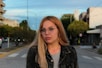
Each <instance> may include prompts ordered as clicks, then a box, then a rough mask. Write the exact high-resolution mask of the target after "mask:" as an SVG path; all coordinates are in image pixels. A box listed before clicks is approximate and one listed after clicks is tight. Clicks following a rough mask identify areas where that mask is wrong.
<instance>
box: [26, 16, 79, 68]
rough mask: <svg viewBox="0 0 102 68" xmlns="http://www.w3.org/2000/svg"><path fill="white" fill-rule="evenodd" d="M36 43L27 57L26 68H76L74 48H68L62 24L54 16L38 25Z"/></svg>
mask: <svg viewBox="0 0 102 68" xmlns="http://www.w3.org/2000/svg"><path fill="white" fill-rule="evenodd" d="M37 35H38V36H37V37H36V43H35V44H34V46H32V47H31V48H30V49H29V51H28V55H27V65H26V68H77V67H78V66H77V55H76V51H75V48H73V47H71V46H69V42H68V39H67V36H66V34H65V31H64V28H63V25H62V23H61V22H60V21H59V19H58V18H56V17H54V16H47V17H45V18H44V19H43V20H42V21H41V24H40V27H39V30H38V34H37Z"/></svg>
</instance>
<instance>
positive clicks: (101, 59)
mask: <svg viewBox="0 0 102 68" xmlns="http://www.w3.org/2000/svg"><path fill="white" fill-rule="evenodd" d="M94 58H96V59H98V60H101V61H102V58H100V57H94Z"/></svg>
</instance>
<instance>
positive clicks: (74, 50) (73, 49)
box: [62, 45, 76, 52]
mask: <svg viewBox="0 0 102 68" xmlns="http://www.w3.org/2000/svg"><path fill="white" fill-rule="evenodd" d="M62 48H63V49H66V50H68V51H70V52H76V49H75V47H74V46H71V45H68V46H62Z"/></svg>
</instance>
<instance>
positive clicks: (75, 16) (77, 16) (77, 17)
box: [74, 10, 80, 20]
mask: <svg viewBox="0 0 102 68" xmlns="http://www.w3.org/2000/svg"><path fill="white" fill-rule="evenodd" d="M79 15H80V13H79V11H78V10H75V11H74V18H75V20H79Z"/></svg>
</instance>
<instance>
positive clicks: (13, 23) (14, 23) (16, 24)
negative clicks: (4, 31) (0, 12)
mask: <svg viewBox="0 0 102 68" xmlns="http://www.w3.org/2000/svg"><path fill="white" fill-rule="evenodd" d="M3 24H4V25H9V26H11V27H19V22H18V21H17V20H10V19H4V21H3Z"/></svg>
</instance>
